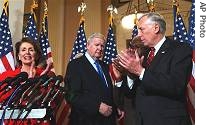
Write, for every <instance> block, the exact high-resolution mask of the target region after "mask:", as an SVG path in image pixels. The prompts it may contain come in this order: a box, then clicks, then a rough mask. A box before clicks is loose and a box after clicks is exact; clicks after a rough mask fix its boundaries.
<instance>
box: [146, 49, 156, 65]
mask: <svg viewBox="0 0 210 125" xmlns="http://www.w3.org/2000/svg"><path fill="white" fill-rule="evenodd" d="M154 56H155V48H154V47H151V48H150V52H149V55H148V57H147V66H149V65H150V64H151V62H152V60H153V58H154Z"/></svg>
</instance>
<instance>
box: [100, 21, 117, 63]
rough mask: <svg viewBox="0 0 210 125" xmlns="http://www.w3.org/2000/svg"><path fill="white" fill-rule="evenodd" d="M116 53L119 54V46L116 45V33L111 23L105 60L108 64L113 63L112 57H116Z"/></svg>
mask: <svg viewBox="0 0 210 125" xmlns="http://www.w3.org/2000/svg"><path fill="white" fill-rule="evenodd" d="M116 55H117V47H116V42H115V35H114V32H113V27H112V25H111V24H109V29H108V34H107V41H106V45H105V50H104V57H103V61H104V62H105V63H106V64H111V63H112V59H114V58H116Z"/></svg>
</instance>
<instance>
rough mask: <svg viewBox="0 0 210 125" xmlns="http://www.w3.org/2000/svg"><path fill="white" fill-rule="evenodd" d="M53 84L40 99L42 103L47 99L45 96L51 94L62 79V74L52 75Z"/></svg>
mask: <svg viewBox="0 0 210 125" xmlns="http://www.w3.org/2000/svg"><path fill="white" fill-rule="evenodd" d="M53 81H55V84H54V86H52V87H51V88H50V90H49V91H48V92H47V94H46V96H45V97H44V99H43V100H42V104H44V103H45V102H46V100H47V98H48V97H49V95H51V94H52V93H53V92H54V91H55V87H57V86H58V84H59V83H61V82H62V81H63V76H62V75H58V76H56V77H54V80H53Z"/></svg>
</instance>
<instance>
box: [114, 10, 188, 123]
mask: <svg viewBox="0 0 210 125" xmlns="http://www.w3.org/2000/svg"><path fill="white" fill-rule="evenodd" d="M138 28H139V34H138V36H139V37H140V39H141V41H142V42H143V43H144V45H145V46H148V47H150V48H153V49H151V50H150V51H149V52H148V53H147V54H146V55H144V56H142V57H139V56H138V53H137V51H135V52H134V53H132V51H130V50H125V51H122V52H121V53H120V54H119V55H118V58H117V60H115V67H116V68H117V67H118V69H122V68H123V69H124V70H126V71H127V72H129V74H132V77H129V76H128V77H127V78H126V80H124V81H123V83H122V82H121V83H122V84H123V85H124V83H126V85H128V87H129V88H131V89H134V88H135V104H136V115H137V116H136V117H137V121H136V123H137V125H191V121H190V119H189V116H188V113H187V108H186V98H185V92H186V87H187V83H188V80H189V78H190V75H191V69H192V49H191V47H190V46H189V45H188V44H186V43H181V42H177V41H173V40H170V39H168V38H166V37H165V31H166V22H165V20H164V19H163V17H162V16H161V15H159V14H157V13H147V14H145V15H143V16H142V17H141V18H140V19H139V20H138ZM130 76H131V75H130ZM118 81H120V76H119V77H118ZM122 84H121V85H122ZM119 85H120V82H119V84H118V86H119ZM134 86H135V87H134ZM132 87H133V88H132Z"/></svg>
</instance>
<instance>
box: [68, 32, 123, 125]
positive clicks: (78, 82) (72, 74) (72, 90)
mask: <svg viewBox="0 0 210 125" xmlns="http://www.w3.org/2000/svg"><path fill="white" fill-rule="evenodd" d="M104 46H105V38H104V36H103V35H102V34H99V33H94V34H92V35H91V36H90V37H89V38H88V42H87V52H86V53H85V54H84V55H83V56H82V57H79V58H77V59H74V60H72V61H70V62H69V64H68V67H67V70H66V76H65V85H66V86H67V93H66V100H67V101H68V103H70V105H71V114H70V124H71V125H84V124H85V125H116V116H117V115H121V114H123V113H122V112H121V111H120V110H119V109H118V108H117V107H116V105H115V104H114V101H113V91H112V90H113V85H112V82H111V78H110V75H109V69H108V65H106V64H105V63H103V62H102V61H100V58H101V57H102V55H103V50H104ZM98 62H99V65H96V64H97V63H98ZM98 67H99V68H98ZM99 70H100V73H99ZM101 70H102V71H101ZM99 74H100V75H101V76H100V75H99Z"/></svg>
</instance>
